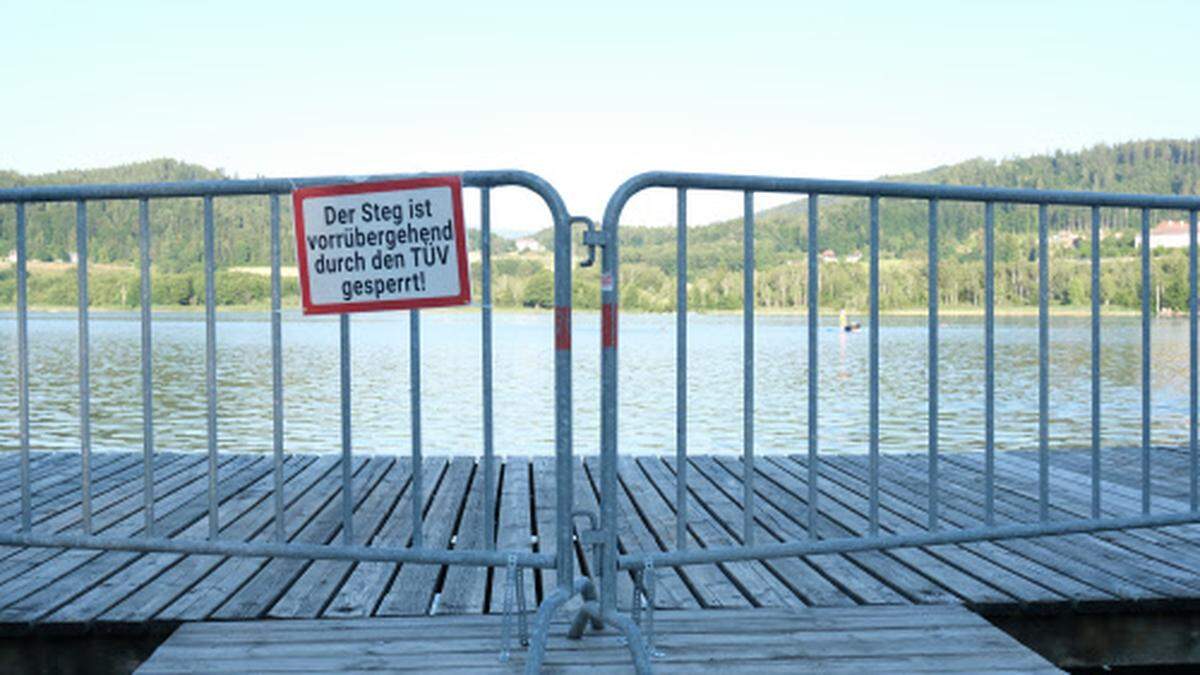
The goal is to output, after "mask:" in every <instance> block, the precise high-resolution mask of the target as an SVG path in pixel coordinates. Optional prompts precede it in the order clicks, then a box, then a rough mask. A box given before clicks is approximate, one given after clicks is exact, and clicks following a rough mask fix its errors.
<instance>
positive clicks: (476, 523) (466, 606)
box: [430, 464, 534, 614]
mask: <svg viewBox="0 0 1200 675" xmlns="http://www.w3.org/2000/svg"><path fill="white" fill-rule="evenodd" d="M504 473H505V474H507V473H508V472H507V471H505V472H504ZM482 487H483V466H482V464H480V465H479V466H477V467H476V471H475V475H474V477H473V479H472V481H471V484H470V485H469V486H468V487H467V488H466V489H467V503H466V505H464V506H463V509H462V514H461V515H460V516H459V519H458V527H457V531H456V533H455V534H454V535H453V537H452V538H451V540H450V542H451V545H452V546H453V548H454V549H455V550H459V549H475V550H478V549H482V548H483V544H484V536H483V489H482ZM494 499H495V497H493V500H494ZM493 503H495V501H493ZM526 511H528V506H526ZM526 522H528V521H526ZM525 577H526V579H527V580H531V579H532V577H533V575H532V574H529V573H526V574H525ZM442 579H443V581H442V589H441V592H440V593H438V595H437V596H436V597H435V599H434V605H433V606H432V607H431V608H430V613H431V614H465V613H469V614H479V613H482V612H483V609H484V601H485V600H486V599H487V593H488V573H487V568H486V567H475V566H470V567H465V566H462V565H458V566H455V565H451V566H448V567H447V568H446V571H445V576H444V577H442ZM526 598H527V599H528V600H529V601H530V602H532V601H533V599H534V596H532V595H526Z"/></svg>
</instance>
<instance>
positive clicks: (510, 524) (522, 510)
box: [446, 457, 555, 614]
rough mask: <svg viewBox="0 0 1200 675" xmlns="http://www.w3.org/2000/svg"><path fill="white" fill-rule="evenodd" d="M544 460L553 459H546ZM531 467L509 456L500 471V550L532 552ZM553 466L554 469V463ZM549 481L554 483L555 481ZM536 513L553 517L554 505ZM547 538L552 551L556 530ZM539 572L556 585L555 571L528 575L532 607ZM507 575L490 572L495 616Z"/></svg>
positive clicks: (544, 580) (490, 607)
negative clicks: (544, 513) (554, 581)
mask: <svg viewBox="0 0 1200 675" xmlns="http://www.w3.org/2000/svg"><path fill="white" fill-rule="evenodd" d="M545 459H552V458H550V457H546V458H545ZM530 464H531V463H530V461H529V460H528V459H526V458H524V457H509V458H507V459H506V460H505V461H504V466H503V470H502V471H501V484H500V488H501V489H500V498H499V499H497V500H496V504H498V505H499V507H500V517H499V520H498V521H497V523H496V525H497V527H496V548H497V549H499V550H507V551H520V550H525V551H528V550H532V549H533V533H532V532H531V522H532V521H531V519H530V513H529V501H530V485H529V475H530V470H531V468H532V467H531V465H530ZM550 466H551V467H553V465H552V464H551V465H550ZM551 476H553V473H551ZM548 480H551V481H552V480H553V478H550V479H548ZM551 488H552V489H551V490H550V491H549V494H550V495H553V494H554V490H553V485H551ZM535 511H536V512H537V513H538V514H539V515H540V514H541V513H543V512H548V513H550V514H553V513H554V505H553V504H550V506H549V507H548V508H544V505H543V504H540V503H539V504H537V506H536V509H535ZM551 522H553V518H551ZM540 526H541V524H540V523H539V528H540ZM538 532H539V536H538V543H539V544H541V543H542V542H543V537H542V536H541V535H542V531H541V530H540V529H539V530H538ZM545 538H546V539H549V540H550V547H551V548H550V550H551V551H553V550H554V536H553V529H551V530H550V531H549V532H548V533H546V537H545ZM451 571H453V570H451ZM538 572H543V573H544V574H543V576H542V583H543V584H545V583H547V581H549V583H553V580H554V579H555V577H554V571H553V570H548V571H547V570H534V571H532V572H526V573H525V575H524V580H525V600H526V602H527V603H529V604H530V605H532V604H533V603H534V602H536V601H537V593H536V588H537V584H536V583H535V581H536V580H535V576H536V575H537V574H538ZM546 572H548V574H547V573H546ZM506 576H507V573H506V570H505V569H504V568H500V567H497V568H493V569H492V570H491V590H490V603H489V605H488V608H487V609H488V611H489V612H490V613H492V614H498V613H500V612H503V611H504V591H505V584H506ZM544 587H545V586H543V588H544ZM446 588H447V590H449V589H450V588H451V584H450V577H449V573H448V574H447V577H446Z"/></svg>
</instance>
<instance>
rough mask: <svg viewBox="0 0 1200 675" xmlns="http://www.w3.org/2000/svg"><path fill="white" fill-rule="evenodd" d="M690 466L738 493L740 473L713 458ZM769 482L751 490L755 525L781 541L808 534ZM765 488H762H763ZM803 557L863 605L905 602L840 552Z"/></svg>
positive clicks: (700, 459)
mask: <svg viewBox="0 0 1200 675" xmlns="http://www.w3.org/2000/svg"><path fill="white" fill-rule="evenodd" d="M692 466H693V467H695V470H696V472H697V473H698V475H701V476H704V477H705V478H706V479H708V480H709V481H712V482H713V483H715V484H717V485H719V486H721V487H722V489H723V490H725V491H726V492H728V493H729V494H731V495H735V496H736V495H738V494H740V490H741V489H742V488H741V485H742V483H741V476H740V475H737V476H735V475H734V474H732V473H730V471H728V470H726V468H724V467H722V466H721V465H719V464H718V463H717V461H716V459H715V458H713V457H694V458H692ZM773 488H774V486H773V485H766V486H763V485H762V484H761V481H760V482H758V483H756V486H755V492H756V494H761V495H762V496H760V497H758V499H759V502H758V509H757V512H758V513H757V515H758V519H759V526H760V527H762V528H764V529H765V531H766V532H767V533H769V534H770V535H771V536H772V537H775V538H777V539H780V540H783V541H795V540H800V539H801V538H803V537H807V536H808V534H807V532H806V531H805V529H804V526H803V525H802V524H801V523H800V522H798V521H797V520H794V519H793V517H798V516H792V517H789V516H790V514H788V513H785V512H783V511H782V510H780V508H779V507H778V506H777V505H776V504H775V503H774V502H773V501H772V497H773V496H774V494H775V490H774V489H773ZM764 489H765V491H764ZM806 560H807V561H808V562H809V563H810V564H812V565H813V567H814V568H815V569H818V570H820V571H821V572H822V573H823V574H824V575H825V576H826V577H827V578H829V579H832V580H834V581H835V582H836V583H837V585H838V587H839V588H840V589H841V590H842V591H843V592H844V593H846V594H847V595H849V596H851V597H852V598H853V599H855V600H856V601H857V602H860V603H866V604H880V605H888V604H907V603H908V602H909V601H908V599H907V598H906V597H905V596H904V595H902V594H900V593H899V592H898V591H896V590H893V589H892V588H891V587H890V586H888V585H887V584H885V583H884V582H883V581H881V580H880V579H879V578H878V577H877V576H875V575H874V574H871V573H870V572H868V571H867V570H866V569H864V568H862V567H860V566H859V565H858V564H857V563H855V562H854V560H853V559H851V558H848V557H846V556H843V555H837V554H828V555H816V556H808V557H807V558H806Z"/></svg>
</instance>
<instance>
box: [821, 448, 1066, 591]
mask: <svg viewBox="0 0 1200 675" xmlns="http://www.w3.org/2000/svg"><path fill="white" fill-rule="evenodd" d="M839 459H841V460H843V461H828V462H823V463H822V466H821V468H820V475H821V480H822V481H824V482H825V483H826V484H827V485H829V486H830V487H833V486H837V487H838V488H840V489H844V490H845V495H846V497H845V498H846V499H849V500H852V501H854V502H857V503H859V504H860V505H861V504H866V503H867V501H868V499H869V496H868V494H869V486H868V485H867V483H866V481H862V480H857V478H861V477H862V476H863V475H864V473H865V472H860V471H854V470H853V469H854V468H855V467H854V466H853V465H852V464H851V463H850V462H849V461H846V458H839ZM956 515H957V514H950V515H947V514H943V516H944V519H945V520H946V521H947V522H948V523H953V524H956V525H958V524H960V523H959V521H958V520H957V519H956V517H955V516H956ZM924 517H925V513H924V511H922V510H920V509H918V508H917V507H916V506H914V505H913V504H910V503H908V502H903V501H897V500H887V501H882V503H881V505H880V524H881V528H882V530H883V531H889V530H890V531H892V532H899V531H903V530H910V529H913V528H919V527H921V526H923V525H924ZM920 551H921V552H922V553H924V554H927V555H930V556H932V557H933V559H935V560H938V561H940V562H941V563H942V564H941V565H926V562H925V559H924V558H918V557H916V556H914V555H913V552H914V550H913V549H898V550H897V551H896V556H897V557H898V558H901V559H904V560H907V561H908V562H909V563H910V564H914V565H924V567H922V569H924V570H925V572H926V574H929V575H931V576H935V577H937V578H938V579H939V581H942V580H945V579H946V578H947V577H960V578H963V579H966V580H967V581H966V582H962V581H960V582H957V583H956V584H955V587H956V588H958V589H959V592H960V593H964V594H965V595H964V597H963V600H964V602H966V603H968V604H970V605H993V604H1011V603H1013V601H1014V600H1016V601H1019V602H1023V603H1030V602H1038V603H1042V602H1053V601H1061V600H1063V599H1064V597H1063V596H1061V595H1059V594H1057V593H1054V592H1053V591H1051V590H1049V589H1047V588H1045V587H1043V586H1041V585H1039V584H1037V583H1034V581H1032V580H1031V579H1030V578H1027V577H1023V576H1020V575H1018V574H1015V573H1013V572H1012V571H1011V570H1009V569H1008V568H1005V567H1002V566H1000V565H997V564H995V563H993V562H992V561H991V560H989V559H987V558H985V557H981V556H979V555H977V554H976V553H975V552H973V551H972V550H971V549H968V548H965V547H961V546H954V545H947V546H929V547H924V548H922V549H920ZM972 584H976V586H977V587H976V588H975V589H972ZM943 585H949V584H943ZM997 590H998V591H999V592H997Z"/></svg>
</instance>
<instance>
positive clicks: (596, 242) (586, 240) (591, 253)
mask: <svg viewBox="0 0 1200 675" xmlns="http://www.w3.org/2000/svg"><path fill="white" fill-rule="evenodd" d="M576 223H583V225H584V226H585V227H586V228H587V229H586V230H584V231H583V245H584V246H586V247H588V255H587V260H584V261H583V262H581V263H579V266H580V267H591V266H592V265H595V264H596V247H597V246H604V245H605V244H606V243H608V238H607V237H605V235H604V232H602V231H600V230H598V229H596V221H594V220H592V219H591V218H588V217H587V216H571V220H570V224H571V225H575V224H576Z"/></svg>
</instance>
